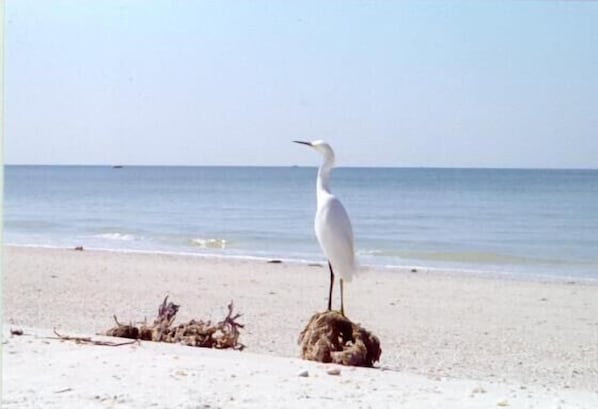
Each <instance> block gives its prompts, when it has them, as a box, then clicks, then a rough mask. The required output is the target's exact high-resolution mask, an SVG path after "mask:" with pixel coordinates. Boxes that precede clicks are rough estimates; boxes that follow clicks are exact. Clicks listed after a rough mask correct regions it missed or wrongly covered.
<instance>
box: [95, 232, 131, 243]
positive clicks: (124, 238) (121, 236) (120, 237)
mask: <svg viewBox="0 0 598 409" xmlns="http://www.w3.org/2000/svg"><path fill="white" fill-rule="evenodd" d="M93 237H97V238H100V239H107V240H122V241H132V240H135V236H133V235H132V234H124V233H102V234H96V235H95V236H93Z"/></svg>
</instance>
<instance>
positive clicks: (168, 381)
mask: <svg viewBox="0 0 598 409" xmlns="http://www.w3.org/2000/svg"><path fill="white" fill-rule="evenodd" d="M327 286H328V273H327V270H326V269H325V268H324V267H323V266H313V265H307V264H301V263H291V262H283V263H279V264H272V263H267V261H266V260H247V259H230V258H227V259H225V258H209V257H194V256H180V255H167V254H141V253H118V252H109V251H89V250H86V251H82V252H79V251H73V250H58V249H41V248H25V247H6V248H5V250H4V266H3V285H2V288H3V314H4V331H3V398H2V400H3V406H5V407H12V408H17V407H19V408H21V407H23V408H29V407H30V408H35V407H73V408H74V407H123V408H125V407H127V408H129V407H130V408H138V407H139V408H141V407H148V406H152V405H154V406H156V407H189V408H199V407H281V406H282V407H298V406H299V405H301V407H345V406H348V407H396V406H397V405H398V404H400V405H402V407H418V408H421V407H445V408H452V407H454V408H463V407H471V408H477V407H501V406H508V407H521V408H526V407H530V408H531V407H538V408H546V407H554V408H557V407H561V408H595V407H598V285H596V284H595V283H592V282H581V281H548V280H546V281H542V280H526V281H524V280H515V279H509V278H489V277H483V276H479V275H465V274H456V273H448V272H440V271H427V270H425V269H418V270H417V272H411V270H410V269H404V270H392V271H391V270H385V269H377V270H374V269H368V270H367V271H364V272H363V273H362V274H361V275H360V276H359V277H358V278H357V279H356V280H355V281H353V282H352V283H351V284H349V285H347V286H346V292H345V304H346V305H345V309H346V314H347V316H348V317H349V318H351V319H352V320H354V321H356V322H359V323H361V324H362V325H363V326H365V327H366V328H367V329H369V330H371V331H372V332H374V333H375V334H377V335H378V336H379V338H380V341H381V345H382V350H383V352H382V357H381V362H380V363H379V366H378V368H375V369H354V368H341V374H340V375H338V376H333V375H328V374H327V372H326V371H327V368H328V367H329V366H328V365H323V364H318V363H311V362H306V361H302V360H299V359H297V357H298V353H299V349H298V346H297V337H298V334H299V332H300V331H301V330H302V329H303V327H304V326H305V324H306V322H307V321H308V319H309V318H310V316H311V315H312V314H313V313H314V312H316V311H321V310H323V309H325V307H326V299H327ZM337 291H338V290H337ZM165 295H169V296H170V299H171V300H172V301H174V302H176V303H178V304H180V305H181V310H180V312H179V315H178V319H179V320H181V321H184V320H188V319H191V318H202V319H212V320H219V319H221V318H222V317H224V315H225V313H226V304H227V303H228V302H229V301H231V300H233V301H234V304H235V309H236V310H238V311H239V312H241V313H243V317H242V319H241V320H240V321H241V322H242V323H244V324H245V325H246V327H245V329H244V331H243V332H242V334H241V342H243V343H244V344H245V345H247V349H246V350H245V351H243V352H236V351H213V350H201V349H198V348H189V347H184V346H179V345H161V344H152V343H148V342H143V343H142V344H141V345H134V346H124V347H117V348H110V347H102V346H91V345H77V344H75V343H72V342H61V341H59V340H54V339H47V338H45V337H48V336H52V331H51V329H52V328H56V329H57V330H59V331H60V332H61V333H64V334H69V335H75V334H77V335H85V336H94V337H95V336H96V334H97V333H100V332H104V331H105V330H107V329H108V328H110V327H112V325H113V319H112V316H113V315H116V316H117V317H118V318H119V320H120V321H123V322H127V321H137V320H141V319H143V318H144V317H147V318H148V319H151V318H153V316H154V315H155V314H156V309H157V306H158V304H159V303H160V302H161V300H162V299H163V297H164V296H165ZM337 297H338V294H337V293H335V302H337V300H338V298H337ZM10 328H23V329H24V330H25V333H27V334H29V335H25V336H19V337H17V336H14V337H11V336H10V335H9V329H10ZM301 371H308V373H309V376H307V377H301V376H298V374H299V373H300V372H301ZM281 402H284V403H281ZM286 402H288V404H287V403H286Z"/></svg>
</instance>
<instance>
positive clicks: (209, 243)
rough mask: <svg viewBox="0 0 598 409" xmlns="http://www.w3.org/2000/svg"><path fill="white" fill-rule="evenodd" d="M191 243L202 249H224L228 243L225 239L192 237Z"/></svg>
mask: <svg viewBox="0 0 598 409" xmlns="http://www.w3.org/2000/svg"><path fill="white" fill-rule="evenodd" d="M191 244H193V245H194V246H197V247H199V248H202V249H224V248H226V247H227V245H228V241H226V240H225V239H201V238H197V239H191Z"/></svg>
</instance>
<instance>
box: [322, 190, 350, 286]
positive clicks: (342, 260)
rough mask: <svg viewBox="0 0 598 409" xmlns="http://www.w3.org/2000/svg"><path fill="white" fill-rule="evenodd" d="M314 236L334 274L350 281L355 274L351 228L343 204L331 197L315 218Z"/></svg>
mask: <svg viewBox="0 0 598 409" xmlns="http://www.w3.org/2000/svg"><path fill="white" fill-rule="evenodd" d="M315 230H316V236H317V237H318V241H319V242H320V246H321V247H322V251H323V252H324V254H325V255H326V256H327V257H328V260H329V261H330V263H331V264H332V268H333V270H334V271H335V273H337V274H339V275H340V276H341V277H343V278H344V279H345V280H347V281H350V280H351V277H352V276H353V274H354V273H355V272H356V268H355V267H356V266H355V255H354V252H353V228H352V226H351V220H349V215H348V214H347V211H346V210H345V207H344V206H343V204H342V203H341V202H340V200H338V199H337V198H336V197H334V196H331V197H330V198H329V199H328V200H327V201H326V203H325V204H324V205H323V206H322V208H321V209H320V210H319V211H318V214H317V216H316V225H315Z"/></svg>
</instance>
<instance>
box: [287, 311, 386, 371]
mask: <svg viewBox="0 0 598 409" xmlns="http://www.w3.org/2000/svg"><path fill="white" fill-rule="evenodd" d="M298 343H299V345H300V346H301V357H302V358H303V359H307V360H310V361H318V362H324V363H336V364H341V365H347V366H365V367H372V366H374V362H377V361H379V360H380V355H381V354H382V349H380V341H379V340H378V337H376V336H375V335H373V334H372V333H370V332H369V331H367V330H366V329H364V328H362V327H361V326H360V325H359V324H355V323H353V322H352V321H351V320H349V319H348V318H347V317H345V316H344V315H342V314H341V313H340V312H338V311H325V312H319V313H316V314H314V315H313V316H312V317H311V319H310V320H309V322H308V323H307V326H306V327H305V329H304V330H303V331H301V334H300V335H299V341H298Z"/></svg>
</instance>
